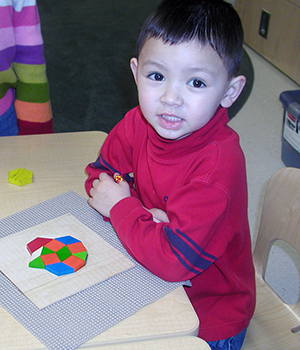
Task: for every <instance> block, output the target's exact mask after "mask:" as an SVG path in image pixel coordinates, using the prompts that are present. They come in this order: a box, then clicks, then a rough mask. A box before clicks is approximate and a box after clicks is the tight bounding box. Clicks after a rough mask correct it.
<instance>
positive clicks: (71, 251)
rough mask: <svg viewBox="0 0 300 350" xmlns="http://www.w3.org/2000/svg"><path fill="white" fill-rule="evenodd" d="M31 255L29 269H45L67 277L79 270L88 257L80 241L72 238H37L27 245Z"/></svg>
mask: <svg viewBox="0 0 300 350" xmlns="http://www.w3.org/2000/svg"><path fill="white" fill-rule="evenodd" d="M27 250H28V251H29V253H30V254H31V255H32V260H31V261H30V263H29V267H32V268H38V269H46V270H47V271H49V272H51V273H53V274H55V275H57V276H62V275H67V274H70V273H74V272H76V271H78V270H79V269H81V268H82V267H83V266H84V265H85V263H86V259H87V256H88V253H87V249H86V248H85V246H84V245H83V243H82V242H81V241H79V240H78V239H76V238H74V237H72V236H64V237H58V238H54V239H52V238H45V237H37V238H35V239H34V240H32V241H31V242H29V243H28V244H27Z"/></svg>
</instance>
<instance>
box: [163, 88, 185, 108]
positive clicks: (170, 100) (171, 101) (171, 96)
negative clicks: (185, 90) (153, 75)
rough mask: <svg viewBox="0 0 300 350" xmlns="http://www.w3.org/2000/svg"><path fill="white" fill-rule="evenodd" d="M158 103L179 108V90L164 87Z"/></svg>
mask: <svg viewBox="0 0 300 350" xmlns="http://www.w3.org/2000/svg"><path fill="white" fill-rule="evenodd" d="M160 101H161V102H162V103H164V104H166V105H168V106H181V105H182V103H183V99H182V97H181V94H180V91H179V89H178V88H176V87H175V86H170V85H169V86H167V87H166V89H165V91H164V93H163V94H162V96H161V99H160Z"/></svg>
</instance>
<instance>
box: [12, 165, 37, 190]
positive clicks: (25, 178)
mask: <svg viewBox="0 0 300 350" xmlns="http://www.w3.org/2000/svg"><path fill="white" fill-rule="evenodd" d="M32 177H33V172H32V171H31V170H27V169H23V168H19V169H14V170H11V171H10V172H9V173H8V182H9V183H11V184H14V185H17V186H23V185H27V184H30V183H32Z"/></svg>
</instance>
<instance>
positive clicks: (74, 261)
mask: <svg viewBox="0 0 300 350" xmlns="http://www.w3.org/2000/svg"><path fill="white" fill-rule="evenodd" d="M64 264H66V265H68V266H70V267H73V269H74V271H75V272H76V271H77V270H79V269H81V268H82V267H83V266H84V265H85V260H82V259H80V258H78V257H77V256H75V255H71V256H69V257H68V258H67V259H66V260H64Z"/></svg>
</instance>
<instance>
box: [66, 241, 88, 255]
mask: <svg viewBox="0 0 300 350" xmlns="http://www.w3.org/2000/svg"><path fill="white" fill-rule="evenodd" d="M68 248H69V249H70V252H71V253H72V254H75V253H80V252H84V251H86V248H85V246H84V245H83V244H82V243H81V242H77V243H72V244H68Z"/></svg>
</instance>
